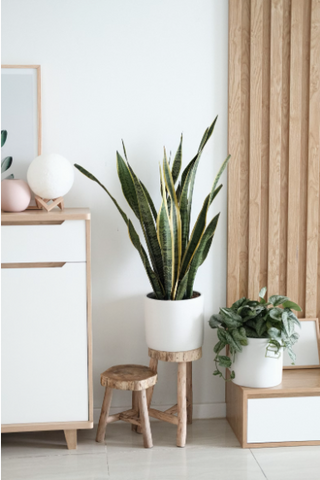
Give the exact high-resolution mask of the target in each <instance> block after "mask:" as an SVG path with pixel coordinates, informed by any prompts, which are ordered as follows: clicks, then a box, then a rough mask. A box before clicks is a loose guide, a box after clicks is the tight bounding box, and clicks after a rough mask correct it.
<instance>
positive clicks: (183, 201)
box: [179, 169, 192, 256]
mask: <svg viewBox="0 0 320 480" xmlns="http://www.w3.org/2000/svg"><path fill="white" fill-rule="evenodd" d="M191 174H192V169H190V170H189V172H188V175H187V178H186V180H185V182H184V184H183V188H182V191H181V194H180V200H179V204H180V217H181V242H182V250H181V254H182V256H183V255H184V252H185V249H186V246H187V243H188V239H189V229H190V222H189V217H188V191H189V185H190V181H191Z"/></svg>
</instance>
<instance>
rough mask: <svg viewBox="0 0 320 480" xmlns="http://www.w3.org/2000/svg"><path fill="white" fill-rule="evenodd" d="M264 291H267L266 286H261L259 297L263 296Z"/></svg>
mask: <svg viewBox="0 0 320 480" xmlns="http://www.w3.org/2000/svg"><path fill="white" fill-rule="evenodd" d="M266 293H267V287H263V288H261V290H260V292H259V298H264V296H265V294H266Z"/></svg>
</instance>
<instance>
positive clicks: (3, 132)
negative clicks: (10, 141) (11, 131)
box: [1, 130, 8, 148]
mask: <svg viewBox="0 0 320 480" xmlns="http://www.w3.org/2000/svg"><path fill="white" fill-rule="evenodd" d="M7 136H8V132H7V130H1V148H2V147H3V145H4V144H5V143H6V141H7Z"/></svg>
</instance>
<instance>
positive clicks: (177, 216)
mask: <svg viewBox="0 0 320 480" xmlns="http://www.w3.org/2000/svg"><path fill="white" fill-rule="evenodd" d="M216 121H217V117H216V118H215V120H214V121H213V123H212V124H211V125H210V127H208V128H207V129H206V131H205V132H204V135H203V137H202V140H201V142H200V146H199V149H198V152H197V154H196V155H195V157H194V158H193V159H192V160H191V161H190V163H189V164H188V165H187V167H186V168H185V170H184V171H183V172H182V175H181V177H180V180H179V175H180V170H181V164H182V135H181V140H180V144H179V147H178V150H177V153H176V155H175V157H174V160H173V163H172V166H170V161H168V159H167V154H166V150H165V149H164V158H163V163H162V168H161V166H160V189H161V196H162V202H161V206H160V209H159V210H156V208H155V206H154V203H153V201H152V199H151V196H150V194H149V192H148V190H147V189H146V187H145V186H144V184H143V183H142V182H141V180H139V178H138V177H137V176H136V174H135V173H134V171H133V170H132V168H131V166H130V164H129V162H128V158H127V154H126V149H125V146H124V144H123V142H122V145H123V153H124V158H123V157H122V156H121V155H120V153H119V152H117V169H118V176H119V180H120V183H121V187H122V192H123V194H124V197H125V199H126V200H127V202H128V204H129V206H130V207H131V209H132V211H133V213H134V214H135V216H136V217H137V218H138V220H139V222H140V225H141V229H142V232H143V235H144V239H145V243H146V246H147V252H148V253H147V252H146V250H145V248H144V247H143V246H142V244H141V241H140V237H139V235H138V233H137V232H136V230H135V228H134V226H133V223H132V222H131V220H130V219H129V218H128V217H127V215H126V214H125V212H124V211H123V210H122V209H121V207H120V206H119V204H118V203H117V201H116V200H115V198H114V197H113V196H112V195H111V193H110V192H109V191H108V190H107V189H106V187H105V186H104V185H102V184H101V183H100V182H99V180H98V179H97V178H96V177H94V176H93V175H92V174H91V173H90V172H88V171H87V170H85V169H84V168H83V167H81V166H80V165H75V167H76V168H77V169H78V170H79V171H80V172H82V173H83V174H84V175H86V176H87V177H88V178H89V179H90V180H93V181H94V182H96V183H98V184H99V185H100V187H102V188H103V189H104V190H105V192H106V193H107V194H108V195H109V197H110V198H111V200H112V201H113V203H114V204H115V206H116V207H117V209H118V211H119V212H120V214H121V216H122V218H123V220H124V221H125V223H126V225H127V227H128V233H129V237H130V239H131V241H132V243H133V245H134V247H135V248H136V249H137V250H138V252H139V255H140V257H141V260H142V263H143V265H144V268H145V270H146V273H147V275H148V278H149V280H150V283H151V286H152V289H153V292H154V295H155V298H157V299H160V300H183V299H187V298H192V296H193V284H194V281H195V276H196V273H197V270H198V268H199V267H200V265H202V264H203V262H204V261H205V259H206V257H207V255H208V252H209V250H210V247H211V244H212V240H213V236H214V233H215V230H216V227H217V223H218V219H219V215H220V214H218V215H216V216H215V217H214V218H213V219H212V220H211V221H210V222H209V223H208V224H207V215H208V210H209V207H210V205H211V204H212V202H213V200H214V199H215V197H216V196H217V194H218V193H219V191H220V190H221V188H222V185H219V186H217V185H218V182H219V179H220V177H221V175H222V173H223V171H224V169H225V168H226V166H227V163H228V161H229V158H230V155H229V156H228V157H227V158H226V160H225V161H224V162H223V164H222V166H221V167H220V170H219V172H218V174H217V176H216V178H215V180H214V182H213V186H212V189H211V191H210V192H209V194H208V195H207V196H206V198H205V200H204V202H203V206H202V209H201V211H200V214H199V216H198V218H197V220H196V222H195V225H194V227H193V229H192V231H191V229H190V219H191V206H192V197H193V189H194V184H195V177H196V173H197V168H198V165H199V161H200V158H201V155H202V152H203V149H204V147H205V145H206V143H207V142H208V140H209V138H210V137H211V135H212V132H213V130H214V126H215V124H216ZM176 184H177V186H175V185H176Z"/></svg>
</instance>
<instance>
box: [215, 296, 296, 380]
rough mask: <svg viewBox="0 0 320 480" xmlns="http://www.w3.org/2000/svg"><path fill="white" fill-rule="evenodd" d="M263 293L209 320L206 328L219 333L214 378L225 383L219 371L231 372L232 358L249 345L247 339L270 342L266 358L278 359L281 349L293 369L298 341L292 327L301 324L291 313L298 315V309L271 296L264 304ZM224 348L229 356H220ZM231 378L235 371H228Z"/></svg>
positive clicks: (285, 300) (286, 298) (243, 300)
mask: <svg viewBox="0 0 320 480" xmlns="http://www.w3.org/2000/svg"><path fill="white" fill-rule="evenodd" d="M266 292H267V288H266V287H264V288H262V289H261V290H260V293H259V301H256V300H250V299H248V298H246V297H243V298H240V300H237V301H236V302H235V303H234V304H233V305H232V306H231V307H230V308H220V311H219V314H218V315H212V316H211V318H210V320H209V325H210V327H211V328H216V329H217V333H218V343H216V345H215V346H214V349H213V351H214V352H215V354H216V356H215V358H214V362H215V365H216V370H215V371H214V372H213V374H214V375H218V376H220V377H222V378H224V379H225V377H224V376H223V374H222V372H221V371H220V369H219V367H220V368H224V367H226V368H231V366H232V363H233V362H234V358H235V354H236V353H237V352H241V351H242V348H243V347H245V346H246V345H248V338H269V342H268V345H267V348H266V357H274V356H275V355H279V354H280V353H279V352H280V349H281V348H284V349H286V350H287V351H288V354H289V356H290V358H291V360H292V364H293V365H294V362H295V359H296V355H295V353H294V352H293V350H292V347H293V345H294V344H295V343H296V342H297V341H298V339H299V334H298V333H297V332H296V331H295V325H297V326H298V327H300V328H301V324H300V321H299V320H298V318H297V317H296V315H295V314H294V313H293V311H292V310H291V309H294V310H296V311H299V312H300V311H301V308H300V307H299V305H297V304H296V303H294V302H292V301H291V300H290V299H289V298H288V297H285V296H282V295H272V296H271V297H270V298H269V299H268V301H266V300H265V299H264V297H265V295H266ZM227 345H228V347H229V355H220V352H221V350H223V349H224V348H225V347H226V346H227ZM230 378H231V379H233V378H235V373H234V371H231V373H230Z"/></svg>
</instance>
